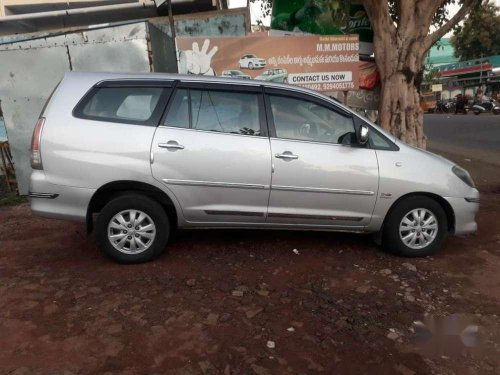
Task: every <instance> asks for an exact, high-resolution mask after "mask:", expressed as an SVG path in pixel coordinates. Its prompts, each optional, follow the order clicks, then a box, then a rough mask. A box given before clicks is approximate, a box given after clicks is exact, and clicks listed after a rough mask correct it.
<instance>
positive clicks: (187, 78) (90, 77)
mask: <svg viewBox="0 0 500 375" xmlns="http://www.w3.org/2000/svg"><path fill="white" fill-rule="evenodd" d="M65 78H69V79H71V80H75V81H78V80H80V79H81V80H82V81H85V82H94V84H97V83H99V82H102V81H123V80H141V81H148V80H151V81H157V80H167V81H174V80H179V81H183V82H213V83H225V84H235V85H240V86H241V85H244V86H253V87H260V86H265V87H269V88H277V89H285V90H289V91H294V92H299V93H306V94H310V95H313V96H316V97H321V98H323V99H326V100H328V101H333V99H331V98H330V97H328V96H326V95H323V94H321V93H319V92H317V91H313V90H309V89H306V88H303V87H300V86H293V85H288V84H283V83H276V82H264V81H254V80H249V81H242V80H241V79H237V78H229V77H215V76H203V75H195V74H175V73H84V72H67V73H66V74H65ZM334 102H335V103H336V104H339V103H338V102H336V101H334ZM343 107H344V108H345V109H348V108H347V107H345V106H343ZM349 111H350V110H349Z"/></svg>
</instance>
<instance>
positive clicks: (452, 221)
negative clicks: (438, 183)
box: [384, 191, 455, 232]
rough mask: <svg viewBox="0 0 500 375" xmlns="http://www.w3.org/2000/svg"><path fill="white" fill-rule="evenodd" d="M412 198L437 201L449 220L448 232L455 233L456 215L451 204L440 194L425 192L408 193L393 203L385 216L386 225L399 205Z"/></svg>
mask: <svg viewBox="0 0 500 375" xmlns="http://www.w3.org/2000/svg"><path fill="white" fill-rule="evenodd" d="M410 197H427V198H430V199H433V200H434V201H436V202H437V203H438V204H439V205H440V206H441V207H442V208H443V210H444V212H445V214H446V220H447V224H448V232H453V231H454V229H455V213H454V211H453V208H452V207H451V205H450V203H449V202H448V201H447V200H446V199H444V198H443V197H442V196H440V195H438V194H434V193H429V192H423V191H421V192H412V193H408V194H405V195H402V196H401V197H399V198H398V199H396V200H395V201H394V202H393V203H392V205H391V207H390V208H389V210H388V211H387V214H386V215H385V218H384V224H385V222H386V220H387V218H388V217H389V215H390V214H391V212H392V211H393V210H394V208H395V207H396V206H397V205H398V203H400V202H402V201H404V200H405V199H408V198H410Z"/></svg>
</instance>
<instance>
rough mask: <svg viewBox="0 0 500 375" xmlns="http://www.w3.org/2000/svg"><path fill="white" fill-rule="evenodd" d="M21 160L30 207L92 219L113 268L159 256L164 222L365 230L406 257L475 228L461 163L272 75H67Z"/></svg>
mask: <svg viewBox="0 0 500 375" xmlns="http://www.w3.org/2000/svg"><path fill="white" fill-rule="evenodd" d="M31 164H32V168H33V172H32V175H31V181H30V197H31V208H32V210H33V212H34V213H35V214H37V215H41V216H45V217H52V218H58V219H68V220H78V221H82V222H86V224H87V227H88V229H89V231H90V230H92V228H93V227H95V231H96V236H97V239H98V242H99V244H100V246H101V247H102V249H103V251H104V252H105V253H106V254H107V255H109V256H111V257H112V258H114V259H115V260H117V261H119V262H122V263H137V262H144V261H147V260H150V259H152V258H154V257H156V256H158V255H159V254H160V253H162V252H163V250H164V249H165V247H166V246H167V240H168V238H169V235H170V233H171V232H172V230H173V229H176V228H262V229H300V230H326V231H349V232H359V233H374V234H376V238H377V239H378V242H379V243H381V244H382V246H383V247H384V248H385V249H387V250H389V251H392V252H394V253H397V254H399V255H402V256H409V257H414V256H425V255H428V254H431V253H433V252H435V251H436V250H438V249H439V248H440V247H441V245H442V243H443V240H444V239H445V236H446V235H447V233H453V234H466V233H472V232H475V231H476V229H477V224H476V222H475V214H476V212H477V210H478V208H479V193H478V191H477V190H476V188H475V187H474V183H473V181H472V179H471V177H470V176H469V174H468V173H467V172H466V171H465V170H464V169H462V168H461V167H459V166H457V165H456V164H454V163H453V162H451V161H448V160H446V159H444V158H442V157H440V156H437V155H434V154H432V153H429V152H426V151H423V150H420V149H417V148H415V147H412V146H409V145H407V144H405V143H404V142H402V141H400V140H398V139H396V138H395V137H394V136H393V135H391V134H389V133H387V132H385V131H384V130H382V129H381V128H379V127H378V126H376V125H374V124H373V123H371V122H369V121H367V120H366V119H364V118H362V117H360V116H358V115H357V114H356V113H354V112H352V111H351V110H350V109H348V108H347V107H345V106H343V105H341V104H340V103H338V102H336V101H335V100H333V99H331V98H329V97H327V96H324V95H321V94H319V93H317V92H314V91H310V90H307V89H304V88H300V87H296V86H289V85H284V84H277V83H271V82H262V81H253V80H239V79H229V78H215V77H205V76H181V75H175V74H109V73H68V74H66V75H65V77H64V79H63V80H62V81H61V83H60V84H59V85H58V87H57V88H56V89H55V91H54V93H53V95H52V96H51V98H50V99H49V101H48V103H47V104H46V107H45V108H44V110H43V111H42V114H41V116H40V118H39V120H38V122H37V124H36V127H35V130H34V133H33V141H32V147H31Z"/></svg>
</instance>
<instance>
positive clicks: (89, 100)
mask: <svg viewBox="0 0 500 375" xmlns="http://www.w3.org/2000/svg"><path fill="white" fill-rule="evenodd" d="M164 90H165V89H164V88H162V87H98V88H94V89H93V90H92V91H91V93H90V94H89V95H87V96H86V97H85V98H84V100H83V102H82V103H80V104H79V105H78V106H77V108H76V109H75V116H76V117H81V118H87V119H92V120H100V121H110V122H120V123H127V124H139V125H142V124H144V125H156V124H154V123H152V122H153V121H152V120H153V115H154V114H155V113H156V111H157V110H160V111H161V108H157V107H158V105H159V102H160V97H161V95H162V93H163V92H164Z"/></svg>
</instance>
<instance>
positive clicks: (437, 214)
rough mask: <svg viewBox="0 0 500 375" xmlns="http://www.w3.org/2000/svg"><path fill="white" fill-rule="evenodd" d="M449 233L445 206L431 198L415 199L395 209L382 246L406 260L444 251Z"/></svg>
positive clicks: (389, 220)
mask: <svg viewBox="0 0 500 375" xmlns="http://www.w3.org/2000/svg"><path fill="white" fill-rule="evenodd" d="M415 215H416V216H415ZM422 216H423V220H422ZM432 218H433V219H434V220H432ZM415 223H416V224H415ZM422 223H424V225H422ZM433 228H435V231H434V230H433ZM447 232H448V221H447V217H446V213H445V211H444V209H443V208H442V207H441V205H440V204H439V203H438V202H436V201H435V200H434V199H431V198H429V197H425V196H412V197H408V198H405V199H404V200H402V201H400V202H397V203H396V206H394V207H393V208H391V210H390V212H389V214H388V216H387V218H386V220H385V222H384V227H383V230H382V247H383V248H384V249H385V250H387V251H390V252H392V253H394V254H397V255H401V256H404V257H423V256H427V255H431V254H433V253H435V252H436V251H438V250H439V249H440V248H441V245H442V243H443V240H444V239H445V237H446V234H447ZM413 239H414V240H413ZM412 241H414V243H413V244H412Z"/></svg>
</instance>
